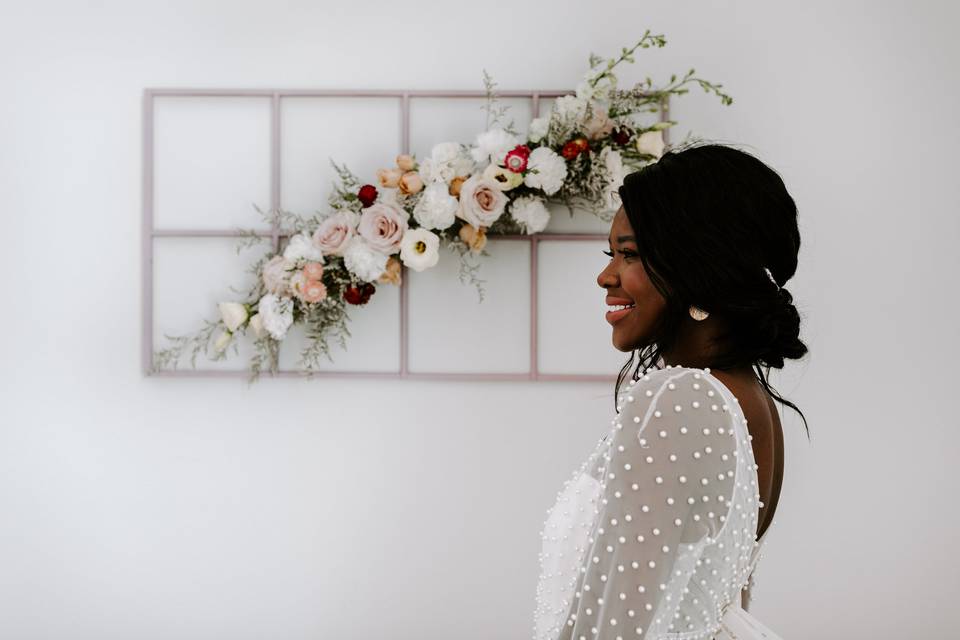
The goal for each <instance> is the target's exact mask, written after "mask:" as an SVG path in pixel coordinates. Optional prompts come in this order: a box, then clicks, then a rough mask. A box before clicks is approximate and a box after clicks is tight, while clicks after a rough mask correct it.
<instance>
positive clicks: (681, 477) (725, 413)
mask: <svg viewBox="0 0 960 640" xmlns="http://www.w3.org/2000/svg"><path fill="white" fill-rule="evenodd" d="M618 409H619V413H618V414H617V415H616V417H615V418H614V420H613V421H612V426H611V429H610V431H609V433H607V435H606V436H604V437H603V438H602V439H601V440H600V442H599V443H598V444H597V447H596V449H595V450H594V451H593V452H592V453H591V454H590V456H589V457H588V458H587V460H586V461H585V462H584V463H583V464H582V465H581V466H580V468H579V469H577V471H576V472H574V474H573V477H572V478H571V479H569V480H567V481H566V482H565V483H564V485H563V488H562V490H561V491H560V493H559V494H558V496H557V502H556V503H555V505H554V506H553V507H552V508H551V509H550V510H549V511H548V512H547V520H546V522H545V523H544V528H543V531H542V533H541V539H542V545H543V546H542V550H541V553H540V567H541V573H540V577H539V579H538V583H537V603H536V611H535V614H534V635H533V638H534V640H627V639H644V640H653V639H667V638H678V639H679V638H683V639H687V640H693V639H698V640H709V639H714V638H718V639H719V638H734V637H736V638H773V639H777V638H778V636H776V635H775V634H773V633H772V632H771V631H770V630H769V629H767V628H766V627H764V626H763V625H762V624H760V623H759V621H756V620H755V619H754V618H752V616H750V615H749V614H748V613H747V612H745V611H744V610H743V609H742V608H741V607H740V592H741V590H742V589H743V588H744V587H745V585H746V584H747V581H748V579H749V578H750V574H751V572H752V570H753V568H754V566H755V563H756V561H757V560H758V559H759V547H760V543H759V542H757V541H756V532H757V522H758V513H759V509H760V502H759V493H758V489H757V473H756V469H757V467H756V463H755V462H754V457H753V449H752V446H751V445H750V440H751V439H752V438H751V436H750V435H749V432H748V431H747V428H746V420H745V418H744V417H743V415H742V414H741V411H740V406H739V404H738V402H737V399H736V397H735V396H734V395H733V394H732V393H731V392H730V390H729V389H727V387H726V386H725V385H723V383H721V382H720V381H719V380H718V379H717V378H716V377H714V376H713V375H711V374H710V370H709V369H696V368H690V367H678V366H676V367H675V366H670V367H667V368H665V369H656V370H653V371H650V372H648V373H647V374H645V375H644V376H642V377H641V378H640V379H639V380H637V381H635V382H633V383H632V384H631V385H630V386H629V387H628V388H627V389H626V390H624V391H622V392H621V395H620V396H619V398H618ZM734 628H736V633H737V634H738V635H734Z"/></svg>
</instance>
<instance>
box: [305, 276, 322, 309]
mask: <svg viewBox="0 0 960 640" xmlns="http://www.w3.org/2000/svg"><path fill="white" fill-rule="evenodd" d="M300 289H301V290H300V299H301V300H303V301H304V302H306V303H308V304H313V303H314V302H320V301H321V300H323V299H324V298H326V297H327V285H325V284H323V282H321V281H320V280H312V279H308V280H307V281H306V282H304V283H303V285H302V286H301V287H300Z"/></svg>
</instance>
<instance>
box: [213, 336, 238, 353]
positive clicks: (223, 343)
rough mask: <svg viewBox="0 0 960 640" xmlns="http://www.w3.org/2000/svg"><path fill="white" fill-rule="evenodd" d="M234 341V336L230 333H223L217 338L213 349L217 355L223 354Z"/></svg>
mask: <svg viewBox="0 0 960 640" xmlns="http://www.w3.org/2000/svg"><path fill="white" fill-rule="evenodd" d="M232 339H233V334H231V333H230V332H229V331H221V332H220V335H219V336H217V340H216V342H214V343H213V348H214V349H215V350H216V352H217V353H222V352H223V351H225V350H226V348H227V347H228V346H230V340H232Z"/></svg>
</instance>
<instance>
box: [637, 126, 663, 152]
mask: <svg viewBox="0 0 960 640" xmlns="http://www.w3.org/2000/svg"><path fill="white" fill-rule="evenodd" d="M664 146H665V145H664V143H663V131H659V130H658V131H647V132H644V133H642V134H641V135H640V137H639V138H637V151H639V152H640V153H647V154H650V155H652V156H654V157H655V158H659V157H660V156H662V155H663V149H664Z"/></svg>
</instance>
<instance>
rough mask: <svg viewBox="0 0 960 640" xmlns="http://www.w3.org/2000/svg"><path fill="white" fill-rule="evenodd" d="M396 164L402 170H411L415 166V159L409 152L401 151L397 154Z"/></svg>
mask: <svg viewBox="0 0 960 640" xmlns="http://www.w3.org/2000/svg"><path fill="white" fill-rule="evenodd" d="M397 166H398V167H399V168H400V169H401V170H402V171H413V168H414V167H415V166H417V161H416V160H414V159H413V156H411V155H410V154H407V153H401V154H400V155H398V156H397Z"/></svg>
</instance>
